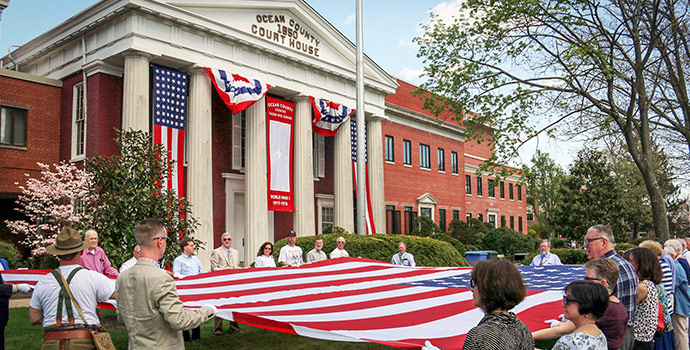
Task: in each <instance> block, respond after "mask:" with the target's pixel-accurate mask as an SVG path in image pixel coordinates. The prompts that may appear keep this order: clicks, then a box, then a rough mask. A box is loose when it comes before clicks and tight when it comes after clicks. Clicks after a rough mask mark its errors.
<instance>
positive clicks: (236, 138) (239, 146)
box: [232, 111, 247, 173]
mask: <svg viewBox="0 0 690 350" xmlns="http://www.w3.org/2000/svg"><path fill="white" fill-rule="evenodd" d="M246 117H247V114H246V111H242V112H240V114H239V115H237V114H233V115H232V170H239V171H240V172H241V173H244V166H243V165H242V158H244V153H245V152H243V150H244V149H245V147H246V146H245V140H244V139H243V138H242V134H243V133H244V135H245V138H246V135H247V133H246V125H247V123H246ZM243 120H245V122H244V123H242V121H243ZM243 129H245V130H243Z"/></svg>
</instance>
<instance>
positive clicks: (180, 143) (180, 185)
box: [175, 129, 185, 197]
mask: <svg viewBox="0 0 690 350" xmlns="http://www.w3.org/2000/svg"><path fill="white" fill-rule="evenodd" d="M184 134H185V132H184V130H183V129H181V130H178V131H177V150H176V152H177V163H175V171H176V172H177V188H176V189H175V190H177V196H178V197H184Z"/></svg>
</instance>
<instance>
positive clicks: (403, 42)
mask: <svg viewBox="0 0 690 350" xmlns="http://www.w3.org/2000/svg"><path fill="white" fill-rule="evenodd" d="M398 46H400V47H417V44H416V43H414V42H412V41H411V40H408V39H407V38H402V39H400V41H398Z"/></svg>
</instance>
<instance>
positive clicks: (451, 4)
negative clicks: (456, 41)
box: [431, 0, 464, 23]
mask: <svg viewBox="0 0 690 350" xmlns="http://www.w3.org/2000/svg"><path fill="white" fill-rule="evenodd" d="M463 2H464V0H453V1H448V2H446V1H444V2H442V3H440V4H438V5H436V6H434V7H433V8H431V12H432V13H434V14H436V15H438V16H439V19H441V20H443V21H444V22H445V23H452V22H453V21H454V20H453V18H454V17H456V16H457V14H458V13H460V11H461V7H462V4H463Z"/></svg>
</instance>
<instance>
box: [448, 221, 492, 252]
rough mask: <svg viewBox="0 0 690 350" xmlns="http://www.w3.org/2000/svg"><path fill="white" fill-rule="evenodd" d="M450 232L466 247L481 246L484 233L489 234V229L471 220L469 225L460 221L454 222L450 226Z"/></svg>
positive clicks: (479, 222)
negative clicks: (470, 245)
mask: <svg viewBox="0 0 690 350" xmlns="http://www.w3.org/2000/svg"><path fill="white" fill-rule="evenodd" d="M448 232H450V235H451V236H452V237H453V238H455V239H457V240H459V241H460V242H462V244H464V245H468V244H472V245H476V246H481V245H482V239H483V238H484V233H486V232H489V229H488V228H487V227H486V226H484V224H483V223H482V222H481V221H479V220H477V219H470V223H469V224H467V223H466V222H464V221H460V220H452V221H451V222H450V224H449V225H448Z"/></svg>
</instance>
